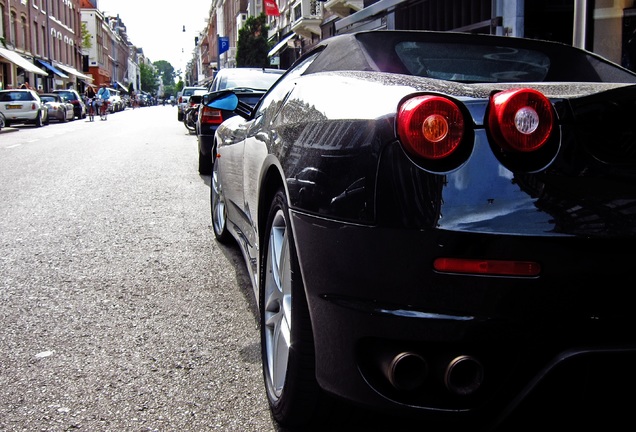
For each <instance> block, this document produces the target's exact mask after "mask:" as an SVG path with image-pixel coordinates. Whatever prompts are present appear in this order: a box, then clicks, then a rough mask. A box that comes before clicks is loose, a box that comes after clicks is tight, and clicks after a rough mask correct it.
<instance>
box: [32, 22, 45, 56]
mask: <svg viewBox="0 0 636 432" xmlns="http://www.w3.org/2000/svg"><path fill="white" fill-rule="evenodd" d="M33 51H34V52H35V55H39V56H44V52H43V50H42V47H41V46H40V34H39V33H38V23H37V21H35V22H34V23H33Z"/></svg>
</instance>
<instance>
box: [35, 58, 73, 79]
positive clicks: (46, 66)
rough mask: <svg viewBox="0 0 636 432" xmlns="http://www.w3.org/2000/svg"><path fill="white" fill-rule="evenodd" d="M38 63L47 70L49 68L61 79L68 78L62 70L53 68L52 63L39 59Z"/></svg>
mask: <svg viewBox="0 0 636 432" xmlns="http://www.w3.org/2000/svg"><path fill="white" fill-rule="evenodd" d="M37 61H38V62H39V63H40V64H41V65H42V66H44V67H45V68H47V69H48V70H50V71H51V72H53V73H54V74H55V75H57V76H59V77H60V78H68V75H66V74H65V73H64V72H62V71H61V70H59V69H58V68H56V67H55V66H53V65H52V64H51V63H48V62H45V61H44V60H40V59H37Z"/></svg>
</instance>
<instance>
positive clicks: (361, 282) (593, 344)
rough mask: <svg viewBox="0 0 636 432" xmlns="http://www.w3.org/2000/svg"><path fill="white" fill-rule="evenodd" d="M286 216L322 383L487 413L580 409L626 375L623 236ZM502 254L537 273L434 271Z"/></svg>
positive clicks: (628, 379)
mask: <svg viewBox="0 0 636 432" xmlns="http://www.w3.org/2000/svg"><path fill="white" fill-rule="evenodd" d="M292 220H293V226H294V233H295V236H296V244H297V250H298V255H299V260H300V262H301V268H302V273H303V274H302V276H303V281H304V284H305V289H306V293H307V297H308V304H309V306H310V313H311V317H312V326H313V333H314V342H315V347H316V375H317V379H318V381H319V383H320V385H321V387H322V388H323V389H325V390H326V391H328V392H329V393H332V394H335V395H338V396H340V397H343V398H345V399H347V400H350V401H353V402H355V403H358V404H362V405H365V406H367V407H377V408H381V409H396V410H402V409H407V410H410V411H415V412H422V413H424V412H428V413H437V414H440V415H441V414H452V415H453V416H459V417H465V418H466V419H467V420H468V419H471V420H475V419H477V418H478V419H480V421H483V422H486V423H497V422H501V421H503V419H505V418H506V417H508V415H509V414H511V413H516V412H521V411H523V410H522V407H523V406H525V404H526V403H528V401H532V400H536V399H541V398H540V397H537V395H538V394H542V395H543V398H546V397H547V396H550V395H558V397H557V398H556V399H557V400H556V401H554V400H553V398H550V400H552V401H553V402H554V403H556V406H559V400H560V399H561V398H568V399H564V400H567V401H568V404H569V405H571V407H572V410H574V411H576V412H578V413H586V411H588V410H589V409H591V408H592V407H593V408H594V409H598V408H599V407H600V404H606V403H607V401H608V400H609V398H608V394H607V393H601V394H600V395H601V398H600V401H599V400H598V399H599V393H597V392H598V390H599V389H601V390H607V387H612V388H613V393H611V395H615V396H616V395H619V394H620V392H618V390H619V389H620V388H621V387H622V386H625V385H632V384H636V374H634V373H633V372H632V369H633V368H632V366H631V364H633V363H632V362H633V361H634V360H636V336H635V335H634V333H633V332H632V331H631V330H630V328H631V322H632V321H633V315H634V313H633V310H632V308H631V306H629V305H631V303H632V302H631V300H630V296H631V293H629V292H628V291H629V290H626V289H625V287H631V286H634V282H636V281H635V280H634V276H633V274H631V272H630V271H629V268H630V262H634V260H636V254H635V253H634V252H633V248H631V249H623V250H632V252H627V253H621V254H619V252H618V251H619V250H621V249H620V247H621V246H626V244H627V240H608V239H603V240H590V239H578V238H573V237H562V236H561V237H541V238H537V237H524V236H503V235H485V234H474V233H473V234H471V233H463V232H459V231H456V232H454V231H441V230H430V231H413V230H395V229H381V228H378V227H371V226H360V225H351V224H344V223H339V222H334V221H329V220H325V219H324V218H317V217H312V216H308V215H306V214H301V213H296V212H293V217H292ZM502 254H503V255H504V256H508V257H509V258H510V259H521V258H523V259H526V260H535V261H537V262H540V263H541V267H542V273H541V274H540V275H539V276H538V277H528V278H521V277H502V276H497V277H491V276H483V275H482V276H476V275H460V274H441V273H439V272H436V271H434V270H433V269H432V261H433V259H435V258H437V257H442V256H443V257H462V258H469V257H473V258H483V259H485V258H491V257H494V256H498V257H499V256H502ZM325 269H328V270H327V271H325ZM610 376H611V379H606V378H609V377H610ZM626 383H627V384H626ZM555 390H556V391H555ZM546 395H547V396H546ZM595 399H596V400H595ZM615 399H616V398H614V402H612V403H613V404H617V403H620V398H619V400H618V401H616V400H615ZM542 403H543V402H542ZM561 405H563V404H562V403H561ZM588 405H589V406H588ZM543 418H544V419H545V417H543Z"/></svg>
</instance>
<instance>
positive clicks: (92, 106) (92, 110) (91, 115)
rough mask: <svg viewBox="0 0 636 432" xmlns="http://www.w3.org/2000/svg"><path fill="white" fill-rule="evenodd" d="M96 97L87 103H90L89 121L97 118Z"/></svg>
mask: <svg viewBox="0 0 636 432" xmlns="http://www.w3.org/2000/svg"><path fill="white" fill-rule="evenodd" d="M95 103H96V102H95V98H89V99H88V101H87V102H86V105H88V120H89V121H93V120H95Z"/></svg>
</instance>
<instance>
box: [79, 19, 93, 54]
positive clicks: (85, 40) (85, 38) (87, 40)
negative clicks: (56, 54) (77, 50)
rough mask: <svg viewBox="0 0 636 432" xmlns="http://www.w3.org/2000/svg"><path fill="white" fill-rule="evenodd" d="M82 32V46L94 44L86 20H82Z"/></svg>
mask: <svg viewBox="0 0 636 432" xmlns="http://www.w3.org/2000/svg"><path fill="white" fill-rule="evenodd" d="M80 33H81V37H82V48H84V49H89V48H91V47H92V46H93V43H92V42H91V33H90V32H89V31H88V27H87V26H86V23H85V22H84V21H82V25H81V28H80Z"/></svg>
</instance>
